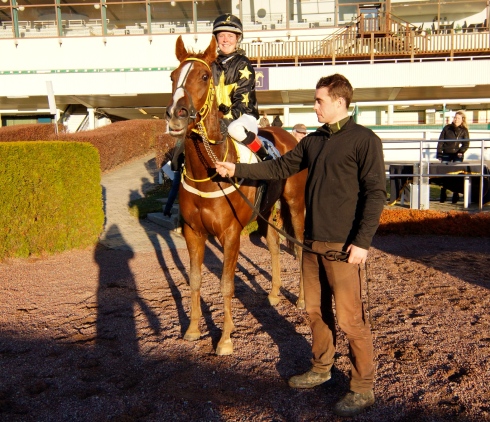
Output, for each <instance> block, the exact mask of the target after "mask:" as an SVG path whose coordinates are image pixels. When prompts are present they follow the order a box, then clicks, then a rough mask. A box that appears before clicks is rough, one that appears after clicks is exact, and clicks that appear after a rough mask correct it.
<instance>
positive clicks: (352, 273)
mask: <svg viewBox="0 0 490 422" xmlns="http://www.w3.org/2000/svg"><path fill="white" fill-rule="evenodd" d="M352 95H353V88H352V86H351V84H350V83H349V81H348V80H347V79H346V78H345V77H344V76H342V75H339V74H335V75H331V76H328V77H323V78H320V80H319V81H318V83H317V85H316V91H315V106H314V110H315V112H316V114H317V117H318V121H319V122H320V123H324V125H323V126H321V127H319V128H318V129H317V130H316V131H315V132H313V133H310V134H309V135H308V136H307V137H306V138H305V139H303V141H301V142H298V144H297V145H296V147H295V148H294V149H293V150H291V151H289V152H287V153H286V154H284V155H283V156H281V157H280V158H278V159H276V160H271V161H267V162H261V163H256V164H245V163H240V164H233V163H228V162H218V163H216V170H217V171H218V173H219V174H220V175H221V176H225V175H228V176H230V177H233V176H236V177H243V178H249V179H258V180H261V179H265V180H267V179H286V178H287V177H290V176H292V175H293V174H296V173H298V172H300V171H302V170H304V169H308V179H307V182H306V194H305V202H306V213H305V231H304V235H305V236H304V238H305V244H306V245H307V246H308V247H309V248H311V249H312V250H313V251H315V252H317V253H313V252H311V251H309V250H307V249H305V251H304V253H303V262H302V273H303V280H304V288H305V302H306V312H307V313H308V317H309V320H310V328H311V331H312V354H313V358H312V360H311V362H312V367H311V369H310V370H308V371H307V372H306V373H304V374H301V375H295V376H293V377H291V378H290V379H289V385H290V386H291V387H293V388H312V387H315V386H317V385H320V384H323V383H324V382H326V381H328V380H329V379H330V377H331V369H332V366H333V364H334V358H335V349H336V338H337V336H336V333H335V315H336V318H337V323H338V326H339V327H340V329H342V330H343V331H344V333H345V335H346V337H347V340H348V342H349V351H350V353H349V359H350V369H351V370H350V375H351V379H350V391H349V392H348V393H347V394H346V395H345V396H344V397H343V398H342V399H341V400H340V401H339V402H337V404H336V405H335V407H334V413H335V414H337V415H340V416H355V415H357V414H359V413H361V412H362V411H363V410H364V409H365V408H367V407H369V406H371V405H372V404H373V403H374V401H375V399H374V392H373V387H374V373H375V371H374V351H373V340H372V334H371V326H370V323H369V318H368V317H367V315H366V304H365V303H363V300H362V291H363V286H362V284H363V277H362V275H361V274H362V273H363V271H362V270H363V266H364V265H365V263H366V259H367V256H368V249H369V247H370V245H371V241H372V238H373V236H374V234H375V232H376V229H377V227H378V225H379V218H380V216H381V212H382V211H383V208H384V205H385V203H386V189H385V187H386V179H385V167H384V161H383V148H382V145H381V140H380V139H379V138H378V137H377V136H376V135H375V134H374V133H373V132H372V131H371V130H370V129H367V128H365V127H363V126H361V125H358V124H357V123H355V122H354V120H353V119H352V118H351V117H349V115H348V107H349V104H350V102H351V100H352ZM318 254H329V256H322V255H318ZM340 255H344V256H347V259H346V262H344V260H341V259H338V257H339V256H340ZM334 302H335V313H334V310H333V306H332V305H333V303H334Z"/></svg>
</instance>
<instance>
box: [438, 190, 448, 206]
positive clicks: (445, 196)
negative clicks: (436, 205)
mask: <svg viewBox="0 0 490 422" xmlns="http://www.w3.org/2000/svg"><path fill="white" fill-rule="evenodd" d="M446 199H447V194H446V188H441V199H440V200H439V202H441V203H443V202H446Z"/></svg>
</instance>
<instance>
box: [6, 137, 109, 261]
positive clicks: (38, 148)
mask: <svg viewBox="0 0 490 422" xmlns="http://www.w3.org/2000/svg"><path fill="white" fill-rule="evenodd" d="M0 162H1V163H2V165H1V170H0V259H2V258H5V257H27V256H29V255H40V254H43V253H55V252H60V251H64V250H68V249H73V248H82V247H86V246H90V245H93V244H95V243H96V242H97V240H98V237H99V235H100V233H101V232H102V228H103V223H104V212H103V204H102V188H101V185H100V178H101V172H100V166H99V154H98V151H97V149H96V148H94V147H93V146H92V145H90V144H88V143H80V142H58V141H53V142H49V141H41V142H36V141H30V142H0Z"/></svg>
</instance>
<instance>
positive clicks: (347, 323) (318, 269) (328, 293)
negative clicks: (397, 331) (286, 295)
mask: <svg viewBox="0 0 490 422" xmlns="http://www.w3.org/2000/svg"><path fill="white" fill-rule="evenodd" d="M305 243H306V244H307V245H308V246H309V247H310V248H311V249H313V250H314V251H318V252H325V251H327V250H331V249H334V250H342V248H343V246H344V245H343V244H340V243H326V242H317V241H313V242H312V241H306V242H305ZM302 269H303V280H304V288H305V302H306V312H307V313H308V316H309V319H310V328H311V332H312V339H313V340H312V346H311V349H312V353H313V359H312V364H313V367H312V369H313V371H315V372H328V371H330V369H331V367H332V365H333V364H334V355H335V347H336V330H335V317H334V312H333V301H332V299H333V300H334V301H335V314H336V317H337V323H338V325H339V327H340V329H341V330H342V331H343V332H344V333H345V335H346V337H347V339H348V341H349V350H350V356H349V358H350V362H351V380H350V389H351V390H352V391H354V392H356V393H365V392H367V391H369V390H371V389H373V386H374V358H373V339H372V335H371V326H370V324H369V319H368V318H367V315H366V312H365V308H364V305H363V300H362V279H361V270H360V266H359V265H355V264H348V263H346V262H337V261H329V260H328V259H327V258H325V257H322V256H320V255H316V254H314V253H311V252H307V251H304V252H303V268H302Z"/></svg>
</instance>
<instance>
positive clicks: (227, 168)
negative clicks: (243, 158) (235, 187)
mask: <svg viewBox="0 0 490 422" xmlns="http://www.w3.org/2000/svg"><path fill="white" fill-rule="evenodd" d="M216 171H217V172H218V174H219V175H220V176H221V177H233V176H234V175H235V164H233V163H224V162H222V161H217V162H216Z"/></svg>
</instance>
